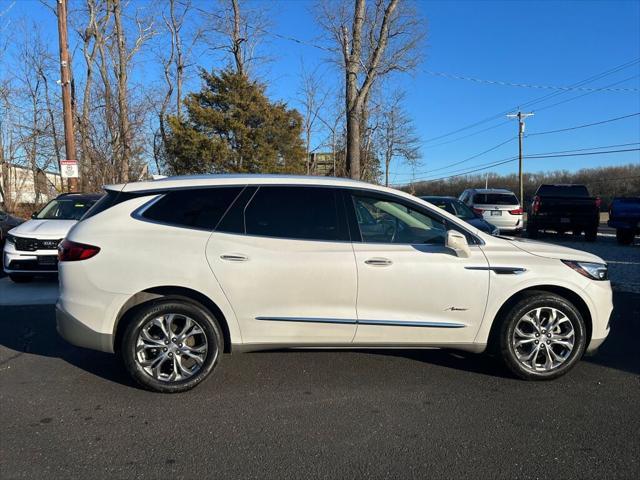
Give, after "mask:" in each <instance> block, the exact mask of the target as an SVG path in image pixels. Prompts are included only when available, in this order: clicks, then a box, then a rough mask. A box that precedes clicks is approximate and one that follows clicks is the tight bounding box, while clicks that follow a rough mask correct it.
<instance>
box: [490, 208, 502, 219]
mask: <svg viewBox="0 0 640 480" xmlns="http://www.w3.org/2000/svg"><path fill="white" fill-rule="evenodd" d="M491 216H492V217H501V216H502V210H491Z"/></svg>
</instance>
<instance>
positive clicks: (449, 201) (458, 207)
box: [425, 197, 476, 220]
mask: <svg viewBox="0 0 640 480" xmlns="http://www.w3.org/2000/svg"><path fill="white" fill-rule="evenodd" d="M425 200H426V201H427V202H431V203H433V204H434V205H435V206H436V207H438V208H442V209H443V210H446V211H447V212H449V213H451V214H453V215H455V216H456V217H458V218H461V219H462V220H471V219H473V218H476V214H475V213H473V211H472V210H471V209H470V208H469V207H467V206H466V205H465V204H464V203H462V202H461V201H460V200H455V199H453V198H433V197H432V198H429V197H425Z"/></svg>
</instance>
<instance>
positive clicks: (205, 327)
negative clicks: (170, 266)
mask: <svg viewBox="0 0 640 480" xmlns="http://www.w3.org/2000/svg"><path fill="white" fill-rule="evenodd" d="M170 313H172V314H177V315H178V317H179V318H180V317H183V316H186V317H189V318H191V319H192V320H194V321H195V322H196V323H197V324H198V325H199V326H200V327H201V328H202V331H203V334H202V335H204V337H205V338H206V342H207V353H206V357H205V359H204V361H203V362H202V365H201V366H200V368H199V370H197V371H196V372H195V373H194V374H193V375H192V376H190V377H188V378H186V379H182V380H160V379H156V378H154V377H152V376H151V374H149V373H147V372H146V371H145V370H144V368H143V367H142V366H141V365H140V364H139V363H138V360H137V355H136V343H137V341H138V335H139V334H140V331H141V330H142V328H143V327H144V326H145V325H146V324H147V323H148V322H149V321H151V320H153V319H154V318H156V317H160V316H162V315H167V314H170ZM223 351H224V337H223V335H222V330H221V328H220V326H219V324H218V322H217V320H216V319H215V317H214V316H213V315H211V313H210V312H209V311H208V310H206V309H205V308H203V307H202V306H200V305H198V304H196V303H195V302H192V301H189V300H186V299H181V298H166V299H160V300H155V301H152V302H149V303H147V304H143V305H142V306H140V307H138V308H137V309H136V311H135V313H134V315H133V317H132V319H131V321H130V322H129V323H128V324H127V325H126V328H125V331H124V334H123V336H122V341H121V344H120V349H119V352H118V353H119V355H120V357H121V360H122V363H123V364H124V366H125V368H126V370H127V372H128V373H129V375H131V377H132V378H133V379H134V380H135V381H136V382H137V383H138V384H139V385H141V386H142V387H144V388H146V389H148V390H152V391H154V392H161V393H178V392H184V391H186V390H190V389H192V388H193V387H195V386H196V385H198V384H199V383H200V382H202V381H203V380H204V379H205V378H206V377H207V376H208V375H209V374H210V373H211V371H212V370H213V369H214V368H215V367H216V365H217V364H218V362H219V361H220V358H221V356H222V352H223Z"/></svg>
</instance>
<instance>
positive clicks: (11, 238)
mask: <svg viewBox="0 0 640 480" xmlns="http://www.w3.org/2000/svg"><path fill="white" fill-rule="evenodd" d="M7 243H11V244H13V245H15V244H16V237H14V236H13V235H11V234H10V233H7Z"/></svg>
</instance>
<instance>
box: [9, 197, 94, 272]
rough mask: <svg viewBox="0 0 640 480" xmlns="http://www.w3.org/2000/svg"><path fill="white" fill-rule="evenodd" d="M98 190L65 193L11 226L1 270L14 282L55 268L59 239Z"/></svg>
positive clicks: (79, 215)
mask: <svg viewBox="0 0 640 480" xmlns="http://www.w3.org/2000/svg"><path fill="white" fill-rule="evenodd" d="M100 196H101V195H99V194H85V193H65V194H62V195H59V196H58V197H57V198H55V199H54V200H51V201H50V202H49V203H47V204H46V205H45V206H44V207H43V208H42V210H40V211H39V212H35V213H34V214H33V215H32V216H31V220H29V221H26V222H24V223H22V224H20V225H18V226H17V227H15V228H13V229H12V230H10V231H9V233H8V234H7V239H6V242H5V245H4V253H3V265H4V271H5V272H6V273H7V274H9V277H10V278H11V280H13V281H14V282H28V281H30V280H31V279H32V278H33V277H34V276H35V275H43V274H52V273H55V272H56V271H57V270H58V243H60V241H61V240H62V239H63V238H64V237H65V235H66V234H67V232H68V231H69V229H70V228H71V227H72V226H73V225H75V223H76V222H77V221H78V220H79V219H80V217H82V215H84V214H85V213H86V212H87V211H88V210H89V208H91V206H92V205H93V204H94V203H95V202H96V201H97V200H98V199H99V198H100Z"/></svg>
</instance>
